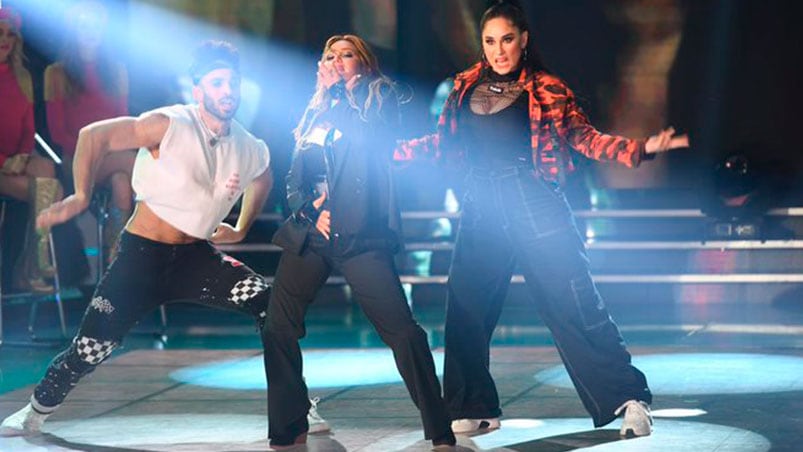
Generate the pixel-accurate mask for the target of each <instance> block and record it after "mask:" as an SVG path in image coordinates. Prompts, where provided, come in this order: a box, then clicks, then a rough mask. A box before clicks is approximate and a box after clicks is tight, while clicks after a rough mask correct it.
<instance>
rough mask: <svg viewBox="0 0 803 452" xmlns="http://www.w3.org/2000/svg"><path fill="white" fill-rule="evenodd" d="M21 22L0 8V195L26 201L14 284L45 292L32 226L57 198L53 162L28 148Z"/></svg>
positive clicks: (38, 236)
mask: <svg viewBox="0 0 803 452" xmlns="http://www.w3.org/2000/svg"><path fill="white" fill-rule="evenodd" d="M21 25H22V21H21V20H20V17H19V15H17V14H16V13H15V12H13V11H11V10H9V9H8V8H0V93H2V96H0V195H1V196H5V197H9V198H12V199H15V200H18V201H22V202H25V203H27V204H28V206H29V207H30V209H29V210H30V214H29V219H28V227H27V228H26V231H25V240H24V245H23V252H22V255H21V256H20V259H19V262H18V264H17V266H16V269H15V277H14V283H15V286H16V287H15V288H16V289H20V290H24V291H28V290H30V291H34V292H50V291H52V290H53V286H52V285H51V284H50V283H49V282H48V281H47V279H48V278H51V277H52V276H53V275H54V274H55V269H54V267H53V263H52V262H51V260H50V242H49V234H48V230H47V229H41V230H37V229H36V228H35V227H34V224H35V223H34V221H35V220H36V215H38V214H39V212H40V211H42V210H44V209H45V208H47V207H49V206H50V205H51V204H53V203H54V202H55V201H58V200H59V199H61V195H62V190H61V185H60V184H59V182H58V180H57V179H56V178H55V168H54V165H53V162H52V161H50V160H48V159H46V158H44V157H41V156H40V155H38V154H37V153H36V151H35V150H34V149H35V148H34V134H35V131H34V119H33V108H34V107H33V84H32V83H31V74H30V73H29V72H28V71H27V70H26V69H25V67H24V66H23V64H22V62H23V60H24V59H25V57H24V55H23V53H22V44H23V43H22V35H21V34H20V27H21Z"/></svg>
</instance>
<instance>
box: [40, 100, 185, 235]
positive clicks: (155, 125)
mask: <svg viewBox="0 0 803 452" xmlns="http://www.w3.org/2000/svg"><path fill="white" fill-rule="evenodd" d="M169 126H170V120H169V119H168V118H167V117H166V116H164V115H160V114H151V115H145V116H140V117H138V118H133V117H120V118H114V119H107V120H104V121H98V122H95V123H92V124H90V125H88V126H86V127H84V128H83V129H81V132H80V133H79V134H78V145H77V146H76V150H75V157H74V159H73V179H74V181H75V194H73V195H70V196H68V197H67V198H65V199H64V200H63V201H60V202H57V203H55V204H53V205H52V206H50V207H49V208H48V209H46V210H44V211H42V213H41V214H39V217H37V219H36V225H37V227H40V228H47V227H50V226H52V225H54V224H59V223H64V222H65V221H67V220H69V219H70V218H72V217H74V216H76V215H78V214H79V213H81V212H82V211H84V210H85V209H86V208H87V206H89V201H90V199H91V197H92V188H93V184H94V182H93V181H94V180H95V172H96V171H97V168H98V166H99V165H100V163H101V162H102V161H103V157H105V156H106V154H108V153H109V152H115V151H124V150H127V149H137V148H141V147H145V148H149V149H155V148H157V147H158V146H159V143H161V141H162V138H163V137H164V135H165V133H166V132H167V128H168V127H169Z"/></svg>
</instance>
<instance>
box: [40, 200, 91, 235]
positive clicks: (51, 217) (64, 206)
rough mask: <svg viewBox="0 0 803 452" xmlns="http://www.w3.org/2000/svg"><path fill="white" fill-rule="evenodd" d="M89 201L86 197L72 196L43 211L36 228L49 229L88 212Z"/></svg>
mask: <svg viewBox="0 0 803 452" xmlns="http://www.w3.org/2000/svg"><path fill="white" fill-rule="evenodd" d="M88 206H89V199H87V197H86V196H85V195H78V194H74V195H70V196H68V197H66V198H64V199H63V200H61V201H59V202H57V203H54V204H53V205H51V206H50V207H48V208H47V209H45V210H43V211H41V212H40V213H39V216H37V217H36V227H37V228H39V229H47V228H49V227H51V226H53V225H55V224H61V223H64V222H65V221H67V220H69V219H70V218H72V217H74V216H76V215H78V214H79V213H81V212H83V211H84V210H86V208H87V207H88Z"/></svg>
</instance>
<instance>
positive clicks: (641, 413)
mask: <svg viewBox="0 0 803 452" xmlns="http://www.w3.org/2000/svg"><path fill="white" fill-rule="evenodd" d="M622 411H624V419H622V428H620V429H619V435H620V436H622V437H624V438H634V437H637V436H648V435H649V434H650V433H652V416H651V415H650V406H649V405H647V404H646V403H644V402H642V401H639V400H628V401H627V402H625V403H624V404H622V406H620V407H619V408H617V409H616V411H614V414H615V415H617V416H619V415H620V413H622Z"/></svg>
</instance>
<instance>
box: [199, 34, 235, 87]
mask: <svg viewBox="0 0 803 452" xmlns="http://www.w3.org/2000/svg"><path fill="white" fill-rule="evenodd" d="M221 68H228V69H232V70H234V71H236V72H240V52H239V51H238V50H237V48H236V47H234V46H233V45H232V44H230V43H228V42H226V41H213V40H209V41H204V42H202V43H201V44H200V45H199V46H198V47H197V48H196V49H195V51H194V52H193V54H192V64H190V69H189V73H190V76H191V77H192V82H193V83H194V84H196V85H197V84H198V82H200V81H201V79H202V78H203V76H204V75H206V74H208V73H209V72H210V71H213V70H215V69H221Z"/></svg>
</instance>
